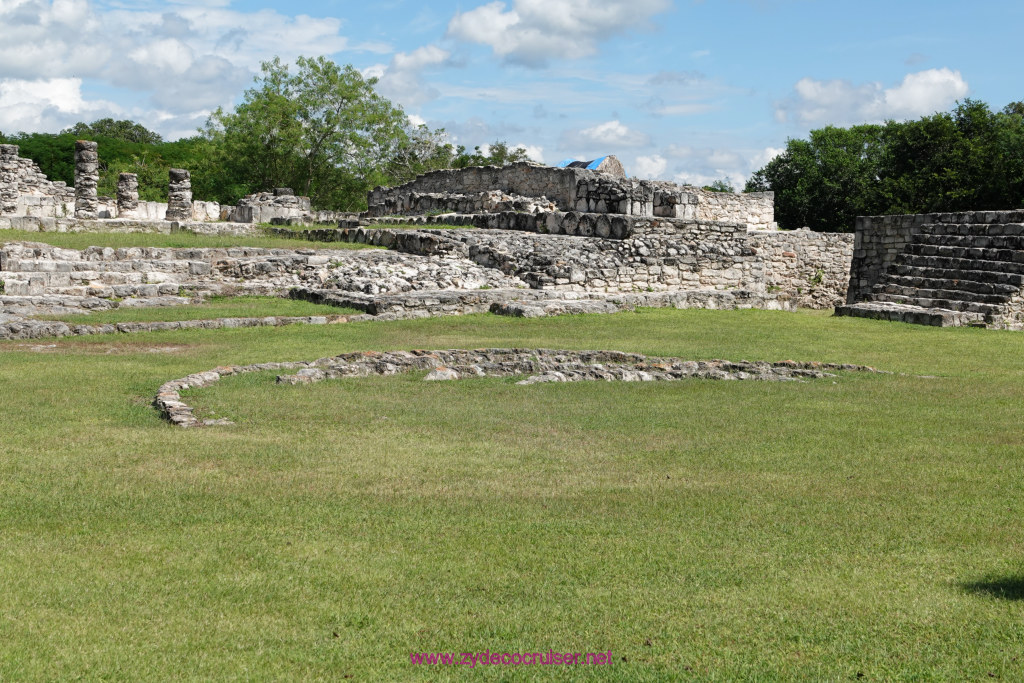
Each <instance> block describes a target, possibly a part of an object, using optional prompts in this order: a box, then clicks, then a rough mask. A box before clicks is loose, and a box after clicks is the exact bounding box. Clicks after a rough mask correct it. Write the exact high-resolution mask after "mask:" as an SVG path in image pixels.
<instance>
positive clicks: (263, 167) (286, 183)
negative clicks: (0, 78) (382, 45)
mask: <svg viewBox="0 0 1024 683" xmlns="http://www.w3.org/2000/svg"><path fill="white" fill-rule="evenodd" d="M375 84H376V79H372V78H371V79H364V78H363V77H362V75H361V74H360V73H359V72H358V71H356V70H355V69H354V68H353V67H351V66H344V67H342V66H339V65H337V64H335V63H334V62H332V61H330V60H328V59H326V58H322V57H321V58H317V59H305V58H301V57H300V58H299V59H298V60H297V68H296V70H295V72H294V73H292V72H291V70H290V68H289V66H288V65H285V64H282V63H281V61H280V60H279V59H275V60H273V61H271V62H266V63H264V64H263V67H262V72H261V74H260V75H259V76H257V78H256V83H255V86H254V87H253V88H251V89H249V90H247V91H246V92H245V94H244V96H243V98H242V102H241V103H240V104H239V105H238V106H237V107H235V108H234V109H233V110H232V111H224V110H221V109H218V110H217V111H216V112H214V113H213V114H212V115H211V116H210V117H209V119H208V121H207V123H206V125H205V126H204V128H203V129H202V130H201V131H198V132H197V133H198V134H197V135H195V136H193V137H189V138H183V139H181V140H177V141H174V142H165V141H164V140H163V139H162V138H161V136H160V135H158V134H157V133H154V132H153V131H150V130H147V129H146V128H145V127H143V126H141V125H140V124H138V123H135V122H133V121H115V120H113V119H101V120H99V121H94V122H92V123H84V122H82V123H78V124H76V125H75V126H72V127H71V128H68V129H66V130H64V131H62V132H61V133H58V134H47V133H17V134H14V135H7V136H5V135H3V134H2V133H0V142H6V143H10V144H16V145H19V146H20V154H21V156H23V157H27V158H29V159H32V160H33V161H35V162H36V163H37V164H39V166H40V168H41V169H42V171H43V172H44V173H45V174H46V175H47V176H48V177H49V178H50V179H51V180H63V181H64V182H66V183H67V184H68V185H72V184H73V183H74V145H75V140H80V139H89V140H95V141H96V142H98V143H99V154H100V185H99V193H100V194H101V195H106V196H114V195H115V194H116V189H117V177H118V175H119V174H120V173H136V174H138V176H139V197H140V199H143V200H147V201H166V200H167V171H168V169H170V168H185V169H188V170H189V171H190V172H191V174H192V190H193V194H194V196H195V197H196V198H197V199H203V200H208V201H216V202H220V203H222V204H235V203H237V202H238V200H239V199H240V198H241V197H244V196H245V195H247V194H252V193H253V192H259V191H264V190H270V189H272V188H274V187H291V188H292V189H293V190H295V192H296V193H298V194H304V195H308V196H309V197H310V198H311V199H312V202H313V205H314V206H315V207H317V208H321V209H333V210H341V211H355V210H361V209H365V208H366V193H367V191H369V190H370V189H372V188H373V187H374V186H376V185H395V184H400V183H403V182H406V181H408V180H411V179H412V178H414V177H415V176H416V175H418V174H420V173H424V172H427V171H431V170H436V169H441V168H463V167H466V166H477V165H487V164H494V165H504V164H508V163H512V162H515V161H525V160H528V156H527V153H526V150H524V149H523V148H521V147H515V148H512V147H510V146H509V145H507V144H506V143H504V142H502V141H495V142H494V143H493V144H491V145H488V146H486V147H484V148H483V149H481V147H479V146H478V147H476V148H474V150H473V151H472V152H470V151H468V150H467V149H466V148H465V147H464V146H461V145H459V146H455V145H452V144H451V143H450V142H448V140H447V136H446V134H445V132H444V130H442V129H437V130H432V129H430V128H428V127H427V126H423V125H420V126H415V125H412V124H411V123H410V122H409V119H408V117H407V116H406V114H405V112H403V111H402V109H401V107H399V106H397V105H395V104H394V103H392V102H390V101H388V100H387V99H386V98H383V97H381V96H380V95H379V94H377V92H376V91H375V90H374V85H375Z"/></svg>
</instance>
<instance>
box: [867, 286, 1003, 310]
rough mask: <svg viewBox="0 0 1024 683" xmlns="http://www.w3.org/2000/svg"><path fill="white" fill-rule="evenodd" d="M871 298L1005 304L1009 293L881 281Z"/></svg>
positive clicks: (873, 290) (873, 288)
mask: <svg viewBox="0 0 1024 683" xmlns="http://www.w3.org/2000/svg"><path fill="white" fill-rule="evenodd" d="M871 294H872V298H873V299H876V298H877V295H880V294H896V295H899V296H905V297H910V298H919V299H921V298H923V299H942V300H948V301H960V302H963V303H974V304H996V305H1000V304H1007V303H1009V302H1010V295H1009V294H976V293H974V292H966V291H962V290H956V289H924V288H921V287H902V286H900V285H896V284H892V283H881V284H877V285H875V286H874V287H872V291H871Z"/></svg>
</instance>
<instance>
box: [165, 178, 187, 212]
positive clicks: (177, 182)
mask: <svg viewBox="0 0 1024 683" xmlns="http://www.w3.org/2000/svg"><path fill="white" fill-rule="evenodd" d="M165 217H166V219H167V220H169V221H187V220H191V218H192V174H191V173H189V172H188V171H186V170H185V169H183V168H172V169H170V170H169V171H168V185H167V213H166V214H165Z"/></svg>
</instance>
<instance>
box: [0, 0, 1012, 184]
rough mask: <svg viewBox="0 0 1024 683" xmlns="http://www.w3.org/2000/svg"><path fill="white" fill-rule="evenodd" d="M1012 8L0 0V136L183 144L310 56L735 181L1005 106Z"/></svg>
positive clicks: (473, 137)
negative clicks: (106, 124)
mask: <svg viewBox="0 0 1024 683" xmlns="http://www.w3.org/2000/svg"><path fill="white" fill-rule="evenodd" d="M1021 28H1024V3H1022V2H1020V0H1005V1H1004V0H992V1H986V0H976V1H975V2H973V3H966V2H963V0H958V1H957V2H948V1H946V0H931V1H928V2H924V1H918V0H888V1H886V2H882V1H879V0H859V1H858V2H848V1H845V0H503V1H494V2H479V0H461V1H458V2H452V1H448V0H441V1H436V2H435V1H424V0H369V1H368V2H367V1H366V0H363V1H361V2H354V1H348V0H313V1H302V2H287V1H285V0H257V1H254V2H239V1H232V0H204V1H202V2H199V1H196V0H171V1H157V0H139V1H137V2H127V1H117V0H95V1H91V2H90V1H89V0H53V1H52V2H47V1H44V0H0V131H3V132H4V133H14V132H18V131H27V132H58V131H60V130H61V129H63V128H65V127H68V126H70V125H73V124H74V123H76V122H78V121H86V122H90V121H93V120H96V119H99V118H104V117H113V118H116V119H124V118H128V119H132V120H134V121H137V122H139V123H142V124H143V125H145V126H146V127H148V128H150V129H152V130H155V131H157V132H159V133H161V134H162V135H163V136H164V137H165V138H166V139H170V140H173V139H177V138H179V137H184V136H190V135H194V134H195V133H196V131H197V129H198V128H199V127H200V126H201V125H202V124H203V123H204V122H205V121H206V119H207V117H208V116H209V114H210V112H211V111H213V110H215V109H216V108H217V107H225V108H230V107H232V106H233V105H234V104H236V103H238V102H239V101H240V100H241V98H242V96H243V93H244V91H245V90H246V88H249V87H252V85H253V78H254V76H255V75H256V74H257V73H258V72H259V68H260V63H261V62H262V61H266V60H270V59H272V58H274V57H275V56H279V57H281V59H282V60H284V61H286V62H290V61H293V60H294V59H295V58H296V57H298V56H300V55H302V56H307V57H313V56H320V55H323V56H327V57H329V58H330V59H333V60H334V61H336V62H338V63H339V64H352V65H353V66H354V67H355V68H357V69H359V70H360V71H361V72H362V73H363V74H364V75H365V76H367V77H376V78H378V79H379V82H378V84H377V89H378V91H379V92H380V93H381V94H383V95H385V96H386V97H388V98H389V99H391V100H392V101H394V102H395V103H397V104H399V105H401V106H402V107H403V108H404V110H405V112H406V114H407V115H408V116H409V118H410V120H411V121H412V122H413V123H416V124H419V123H426V124H427V125H428V126H430V127H431V128H444V129H445V131H446V132H447V134H448V137H449V139H450V140H451V141H452V142H453V143H456V144H462V145H465V146H467V147H468V148H470V149H472V148H473V147H474V146H476V145H486V144H488V143H491V142H494V141H496V140H502V141H505V142H508V143H510V144H512V145H522V146H523V147H525V148H526V149H527V150H528V152H529V153H530V155H531V157H532V158H533V159H534V160H536V161H540V162H543V163H548V164H555V163H557V162H559V161H561V160H563V159H579V160H590V159H594V158H597V157H600V156H603V155H605V154H615V155H616V156H617V157H619V159H620V160H621V161H622V162H623V164H624V165H625V167H626V170H627V172H628V173H629V174H630V175H632V176H636V177H641V178H657V179H664V180H673V181H676V182H680V183H688V184H697V185H703V184H707V183H710V182H711V181H714V180H718V179H725V180H727V181H729V182H730V183H732V184H733V185H734V186H736V187H737V189H741V188H742V185H743V183H744V182H745V180H746V179H747V178H748V177H749V176H750V175H751V173H753V172H754V171H756V170H757V169H758V168H760V167H762V166H763V165H764V164H765V163H767V162H768V161H769V160H770V159H771V158H772V157H773V156H775V155H776V154H778V153H779V152H780V151H781V150H782V149H783V148H784V147H785V145H786V140H787V139H789V138H800V137H805V136H806V135H807V133H808V131H810V130H811V129H814V128H820V127H822V126H825V125H829V124H833V125H842V126H845V125H851V124H856V123H865V122H881V121H884V120H886V119H897V120H902V119H908V118H917V117H919V116H923V115H927V114H932V113H934V112H936V111H948V110H949V109H950V108H951V107H952V106H954V105H955V103H956V102H957V101H958V100H962V99H964V98H967V97H970V98H974V99H980V100H982V101H985V102H987V103H988V104H989V105H991V106H992V107H993V108H995V109H1001V108H1002V107H1003V106H1004V105H1006V104H1007V103H1009V102H1012V101H1016V100H1022V99H1024V76H1022V75H1021V71H1020V68H1019V65H1020V54H1021V53H1020V48H1019V47H1018V46H1019V33H1020V30H1021Z"/></svg>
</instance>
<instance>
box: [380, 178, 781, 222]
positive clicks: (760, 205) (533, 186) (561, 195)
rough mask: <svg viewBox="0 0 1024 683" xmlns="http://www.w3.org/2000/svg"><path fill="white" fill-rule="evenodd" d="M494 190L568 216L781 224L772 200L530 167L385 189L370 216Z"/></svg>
mask: <svg viewBox="0 0 1024 683" xmlns="http://www.w3.org/2000/svg"><path fill="white" fill-rule="evenodd" d="M493 191H499V192H502V193H504V194H506V195H509V196H510V197H518V198H520V199H522V198H530V199H532V200H534V201H535V202H536V203H537V204H540V205H546V204H549V203H550V204H554V206H555V207H556V208H557V209H559V210H561V211H579V212H581V213H603V214H624V215H629V216H658V217H662V218H681V219H687V220H702V221H727V222H742V223H743V224H744V225H747V226H748V227H750V228H770V227H772V226H773V224H774V221H775V209H774V195H773V194H772V193H753V194H732V193H716V192H707V191H705V190H702V189H700V188H696V187H687V186H681V185H676V184H674V183H669V182H664V181H648V180H633V179H629V178H615V177H613V176H610V175H606V174H603V173H599V172H596V171H589V170H587V169H582V168H553V167H550V166H539V165H537V164H533V163H529V162H521V163H516V164H510V165H508V166H502V167H497V166H482V167H481V166H476V167H470V168H464V169H449V170H443V171H433V172H431V173H425V174H423V175H421V176H419V177H418V178H416V179H415V180H413V181H411V182H409V183H406V184H404V185H401V186H398V187H392V188H384V187H378V188H375V189H374V190H372V191H371V192H370V193H369V195H368V197H367V203H368V205H369V211H368V213H369V215H370V216H387V215H396V214H405V213H416V212H417V211H422V203H423V202H424V201H425V200H424V199H423V197H425V196H431V200H430V201H432V202H434V203H435V204H436V205H437V208H440V209H441V210H449V209H451V210H455V211H460V210H461V209H460V208H459V202H466V201H467V198H472V197H479V196H481V195H484V194H487V193H490V192H493ZM440 195H448V196H450V197H451V199H450V201H449V203H448V204H445V203H444V202H443V201H441V200H439V199H438V198H437V197H438V196H440ZM472 208H473V210H474V212H475V211H479V210H482V209H481V207H480V206H479V205H478V204H477V205H473V206H472ZM498 210H507V209H498ZM527 210H529V209H527Z"/></svg>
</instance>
